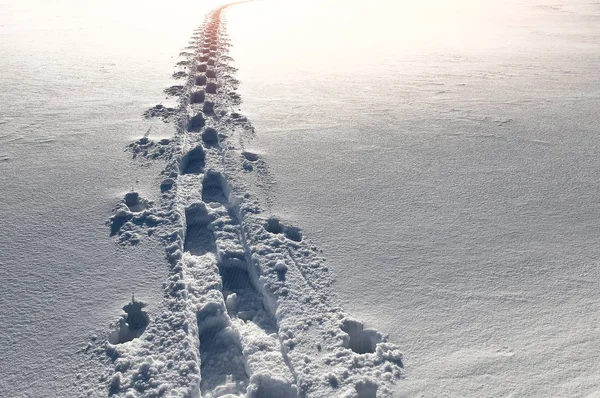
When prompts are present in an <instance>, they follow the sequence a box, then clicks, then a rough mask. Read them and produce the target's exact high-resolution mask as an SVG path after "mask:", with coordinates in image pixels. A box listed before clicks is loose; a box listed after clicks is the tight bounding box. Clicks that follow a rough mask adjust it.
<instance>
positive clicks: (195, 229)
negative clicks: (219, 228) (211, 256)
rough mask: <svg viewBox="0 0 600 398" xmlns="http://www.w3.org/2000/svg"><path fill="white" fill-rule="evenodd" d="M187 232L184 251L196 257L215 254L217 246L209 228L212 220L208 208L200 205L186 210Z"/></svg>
mask: <svg viewBox="0 0 600 398" xmlns="http://www.w3.org/2000/svg"><path fill="white" fill-rule="evenodd" d="M185 219H186V225H187V227H186V231H185V241H184V244H183V250H184V251H186V252H189V253H190V254H193V255H194V256H202V255H204V254H206V253H215V252H216V251H217V246H216V242H215V236H214V234H213V233H212V231H211V230H210V228H209V224H210V222H211V218H210V216H209V215H208V212H207V210H206V206H205V205H204V204H202V203H198V204H196V205H194V206H190V207H189V208H187V209H186V210H185Z"/></svg>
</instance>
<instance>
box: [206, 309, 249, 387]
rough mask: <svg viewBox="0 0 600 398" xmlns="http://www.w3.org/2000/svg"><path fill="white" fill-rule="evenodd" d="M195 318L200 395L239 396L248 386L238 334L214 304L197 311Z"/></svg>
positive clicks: (221, 310) (222, 311) (244, 361)
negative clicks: (198, 351)
mask: <svg viewBox="0 0 600 398" xmlns="http://www.w3.org/2000/svg"><path fill="white" fill-rule="evenodd" d="M197 319H198V334H199V340H200V392H201V394H202V396H203V397H204V396H211V397H214V396H227V394H231V395H232V396H241V394H243V393H244V392H245V391H246V388H247V386H248V375H247V374H246V360H245V358H244V355H243V353H242V346H241V344H240V340H239V336H238V334H237V333H236V332H235V331H234V330H233V329H232V328H231V325H230V322H229V319H228V318H227V315H226V314H225V313H224V310H223V309H222V308H220V307H218V306H217V305H216V304H214V303H210V304H208V305H206V306H205V307H204V308H203V309H202V310H200V311H198V314H197ZM208 394H210V395H208Z"/></svg>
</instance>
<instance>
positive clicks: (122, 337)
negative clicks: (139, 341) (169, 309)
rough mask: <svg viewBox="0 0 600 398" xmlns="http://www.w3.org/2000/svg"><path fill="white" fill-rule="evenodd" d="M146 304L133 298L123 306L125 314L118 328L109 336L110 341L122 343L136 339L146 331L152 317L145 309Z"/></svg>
mask: <svg viewBox="0 0 600 398" xmlns="http://www.w3.org/2000/svg"><path fill="white" fill-rule="evenodd" d="M145 306H146V304H144V303H142V302H141V301H135V298H134V297H132V298H131V303H129V304H127V305H126V306H124V307H123V311H125V314H124V315H123V316H122V317H121V318H120V319H119V321H118V323H117V326H118V329H117V330H115V331H113V332H112V333H111V334H110V335H109V336H108V341H109V343H111V344H122V343H126V342H128V341H131V340H133V339H136V338H138V337H140V336H141V335H142V333H144V330H146V327H147V326H148V324H149V323H150V317H149V316H148V314H147V313H146V311H144V310H143V308H144V307H145Z"/></svg>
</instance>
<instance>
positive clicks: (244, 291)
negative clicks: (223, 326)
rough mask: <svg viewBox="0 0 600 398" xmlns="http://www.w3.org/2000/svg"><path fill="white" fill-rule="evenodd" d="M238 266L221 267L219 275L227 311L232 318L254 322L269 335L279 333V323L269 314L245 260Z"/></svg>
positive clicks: (236, 262)
mask: <svg viewBox="0 0 600 398" xmlns="http://www.w3.org/2000/svg"><path fill="white" fill-rule="evenodd" d="M234 264H236V265H228V266H225V265H220V266H219V273H220V274H221V280H222V281H223V296H224V297H225V301H226V303H227V310H228V312H229V315H230V316H232V317H238V318H240V319H242V320H244V321H253V322H254V323H256V324H257V325H258V326H260V327H261V328H262V329H263V330H265V331H266V332H268V333H274V332H277V322H276V321H275V319H274V317H272V316H271V315H270V314H268V312H267V310H266V308H265V306H264V304H263V298H262V295H261V294H260V293H259V292H258V290H257V289H256V287H255V286H254V283H253V282H252V279H251V278H250V275H249V274H248V271H246V269H245V268H246V264H245V262H244V261H243V260H240V261H235V262H234Z"/></svg>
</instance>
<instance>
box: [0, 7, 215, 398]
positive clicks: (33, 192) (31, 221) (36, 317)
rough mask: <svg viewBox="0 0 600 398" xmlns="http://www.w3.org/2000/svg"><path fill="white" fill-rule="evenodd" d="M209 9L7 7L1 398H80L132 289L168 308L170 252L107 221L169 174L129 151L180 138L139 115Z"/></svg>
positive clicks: (1, 128)
mask: <svg viewBox="0 0 600 398" xmlns="http://www.w3.org/2000/svg"><path fill="white" fill-rule="evenodd" d="M212 4H214V2H202V3H200V2H193V1H176V2H169V3H168V4H163V3H158V2H152V3H148V2H146V1H127V2H121V1H113V0H109V1H85V2H84V1H78V0H73V1H70V0H62V1H53V2H47V1H36V0H14V1H13V0H0V185H1V186H2V194H1V197H0V280H1V281H2V289H1V290H2V292H1V293H0V396H2V397H73V396H77V395H78V392H79V391H81V390H82V387H81V386H82V385H85V384H88V383H96V382H97V378H82V379H80V380H78V379H77V378H76V374H77V373H80V372H84V373H82V374H86V373H85V372H87V371H88V370H86V369H87V368H88V367H89V368H92V369H89V371H92V370H95V371H96V372H98V373H101V372H103V371H104V365H102V364H100V363H98V362H94V361H90V360H89V355H87V354H85V353H81V352H79V353H78V351H80V350H82V349H85V348H86V346H87V345H88V343H89V341H90V338H91V337H92V336H93V335H97V336H99V338H100V336H102V334H103V333H107V332H108V331H109V324H110V323H111V322H114V321H116V320H117V319H118V317H119V316H120V314H121V307H122V306H123V305H125V304H127V303H128V302H129V300H130V299H131V295H132V294H135V295H136V298H138V299H140V300H144V301H145V302H146V303H148V309H149V311H150V312H154V311H156V310H157V308H159V307H160V305H161V300H162V295H163V288H162V283H163V282H164V281H165V279H166V277H167V273H168V269H167V268H166V267H165V260H164V249H163V248H162V246H160V245H158V244H155V243H152V242H148V243H147V244H145V245H144V246H143V247H141V246H140V247H134V248H130V249H129V250H122V249H121V248H119V246H117V245H115V242H114V240H113V239H112V238H110V237H109V229H108V227H107V226H106V225H105V222H106V220H107V218H108V217H109V216H110V215H111V211H112V209H113V208H114V205H115V203H116V202H117V201H118V200H119V199H120V198H121V197H122V196H123V195H124V194H125V192H127V191H128V190H130V189H131V187H132V186H135V188H136V189H137V190H139V191H140V192H143V193H144V195H145V196H146V197H154V196H157V194H155V191H156V189H155V185H156V183H157V179H158V173H159V171H160V170H161V168H162V165H155V166H149V167H143V166H140V164H138V163H133V162H132V161H131V156H130V155H129V154H128V153H127V152H125V147H126V145H127V144H129V143H130V142H131V141H132V140H134V139H136V138H139V137H141V136H143V135H144V133H146V131H147V130H148V129H149V128H150V127H151V126H152V130H151V131H152V132H153V134H154V135H155V136H160V135H162V134H164V135H165V136H171V135H172V134H173V131H172V130H173V129H172V126H168V125H165V124H164V123H162V122H161V121H146V120H144V119H143V118H142V117H141V114H142V112H143V111H144V110H145V109H146V108H148V107H149V106H152V105H154V104H156V103H158V102H160V101H161V100H162V99H164V97H165V95H164V94H163V92H162V90H163V89H164V88H165V87H168V86H169V85H171V84H172V79H171V74H172V73H173V65H174V64H175V62H177V55H178V54H179V51H180V50H181V48H183V47H184V46H185V45H186V44H187V41H188V40H189V37H190V34H191V32H192V30H193V29H194V28H195V27H196V26H197V25H198V24H199V23H200V22H201V21H202V19H203V18H204V15H205V13H206V12H207V11H208V10H209V9H210V8H212V6H213V5H212ZM182 8H183V9H188V10H189V11H190V12H189V13H181V11H180V10H181V9H182ZM138 181H139V182H138ZM90 379H91V380H90Z"/></svg>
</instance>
